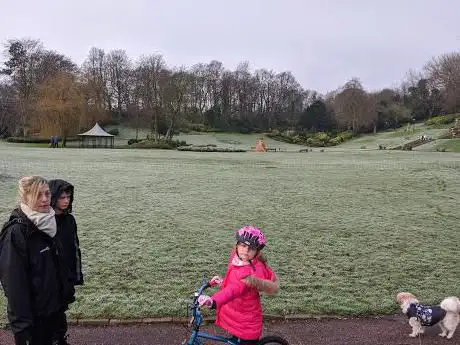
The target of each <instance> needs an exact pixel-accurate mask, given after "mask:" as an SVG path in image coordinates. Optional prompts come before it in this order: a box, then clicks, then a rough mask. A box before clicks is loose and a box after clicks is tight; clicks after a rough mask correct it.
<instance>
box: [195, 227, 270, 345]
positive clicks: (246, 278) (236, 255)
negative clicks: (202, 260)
mask: <svg viewBox="0 0 460 345" xmlns="http://www.w3.org/2000/svg"><path fill="white" fill-rule="evenodd" d="M236 240H237V243H236V248H235V250H233V251H232V253H231V255H230V260H229V263H228V267H227V273H226V275H225V278H224V279H223V281H222V280H221V279H220V278H219V277H214V278H213V279H212V280H211V284H212V283H214V284H219V285H220V290H219V291H218V292H217V293H215V294H214V295H213V296H212V297H209V296H204V295H203V296H200V298H199V303H200V305H202V306H203V305H204V306H207V307H209V308H216V309H217V315H216V324H217V325H218V326H219V327H220V328H223V329H225V330H226V331H227V332H229V333H230V334H231V335H233V336H234V337H235V338H239V339H240V341H241V344H242V345H243V344H244V345H246V344H247V345H249V344H257V341H258V340H259V339H260V337H261V335H262V328H263V313H262V305H261V303H260V294H259V290H262V291H266V292H268V293H274V292H276V291H277V290H278V282H277V278H276V275H275V274H274V273H273V271H272V269H271V268H270V267H269V266H268V264H267V263H266V262H265V260H264V259H263V258H262V256H261V253H260V251H261V250H262V248H263V247H264V246H265V237H264V234H263V233H262V231H261V230H260V229H258V228H256V227H253V226H245V227H243V228H241V229H239V230H238V231H237V232H236Z"/></svg>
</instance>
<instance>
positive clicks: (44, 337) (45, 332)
mask: <svg viewBox="0 0 460 345" xmlns="http://www.w3.org/2000/svg"><path fill="white" fill-rule="evenodd" d="M19 196H20V205H19V207H18V208H16V209H15V210H13V212H12V213H11V216H10V219H9V221H8V222H7V223H5V225H4V226H3V227H2V230H1V232H0V282H1V284H2V287H3V290H4V293H5V296H6V299H7V303H8V306H7V312H8V319H9V324H10V327H11V329H12V331H13V333H14V339H15V344H16V345H51V344H52V341H53V336H54V334H55V333H56V329H57V325H58V319H59V316H60V313H59V312H60V310H62V308H63V306H64V305H65V301H67V300H68V299H69V296H72V295H73V294H74V292H73V291H72V290H73V286H72V285H70V284H68V282H67V279H66V269H65V267H64V266H62V265H60V264H59V262H60V261H61V259H60V256H61V248H60V244H59V242H58V241H56V238H55V237H56V231H57V227H56V220H55V212H54V210H53V208H52V207H50V202H51V193H50V190H49V186H48V183H47V181H46V180H45V179H44V178H42V177H40V176H31V177H24V178H22V179H21V180H19Z"/></svg>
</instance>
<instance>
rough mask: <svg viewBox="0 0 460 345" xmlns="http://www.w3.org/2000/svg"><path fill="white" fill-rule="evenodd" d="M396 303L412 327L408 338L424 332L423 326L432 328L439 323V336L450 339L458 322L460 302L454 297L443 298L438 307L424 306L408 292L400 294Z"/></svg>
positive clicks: (459, 319) (459, 318)
mask: <svg viewBox="0 0 460 345" xmlns="http://www.w3.org/2000/svg"><path fill="white" fill-rule="evenodd" d="M396 301H397V302H398V304H399V305H400V306H401V309H402V312H403V313H404V314H406V315H407V317H408V318H409V325H411V327H412V333H411V334H409V336H410V337H416V336H417V335H419V334H422V333H423V332H424V328H423V327H424V326H433V325H435V324H437V323H438V322H439V325H440V326H441V331H442V332H441V333H439V336H441V337H446V338H447V339H450V338H452V336H453V335H454V332H455V329H456V328H457V325H458V323H459V321H460V300H459V299H458V298H457V297H455V296H451V297H447V298H445V299H444V300H443V301H442V302H441V304H440V305H436V306H425V305H422V304H420V302H419V301H418V300H417V298H416V297H415V296H414V295H412V294H411V293H409V292H400V293H398V295H397V296H396Z"/></svg>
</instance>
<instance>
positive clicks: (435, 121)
mask: <svg viewBox="0 0 460 345" xmlns="http://www.w3.org/2000/svg"><path fill="white" fill-rule="evenodd" d="M454 115H456V114H454ZM454 115H440V116H435V117H432V118H431V119H428V120H426V121H425V124H426V125H427V126H436V125H446V124H449V123H451V122H453V121H454V120H455V116H454Z"/></svg>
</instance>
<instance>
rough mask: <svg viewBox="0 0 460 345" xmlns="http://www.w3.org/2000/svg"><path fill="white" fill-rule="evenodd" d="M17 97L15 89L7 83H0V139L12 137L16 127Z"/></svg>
mask: <svg viewBox="0 0 460 345" xmlns="http://www.w3.org/2000/svg"><path fill="white" fill-rule="evenodd" d="M17 102H18V97H17V93H16V90H15V88H14V87H13V86H12V85H10V84H7V83H0V138H1V137H5V136H9V135H14V133H15V130H16V126H17V122H18V121H17V120H18V117H17V114H16V112H17Z"/></svg>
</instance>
